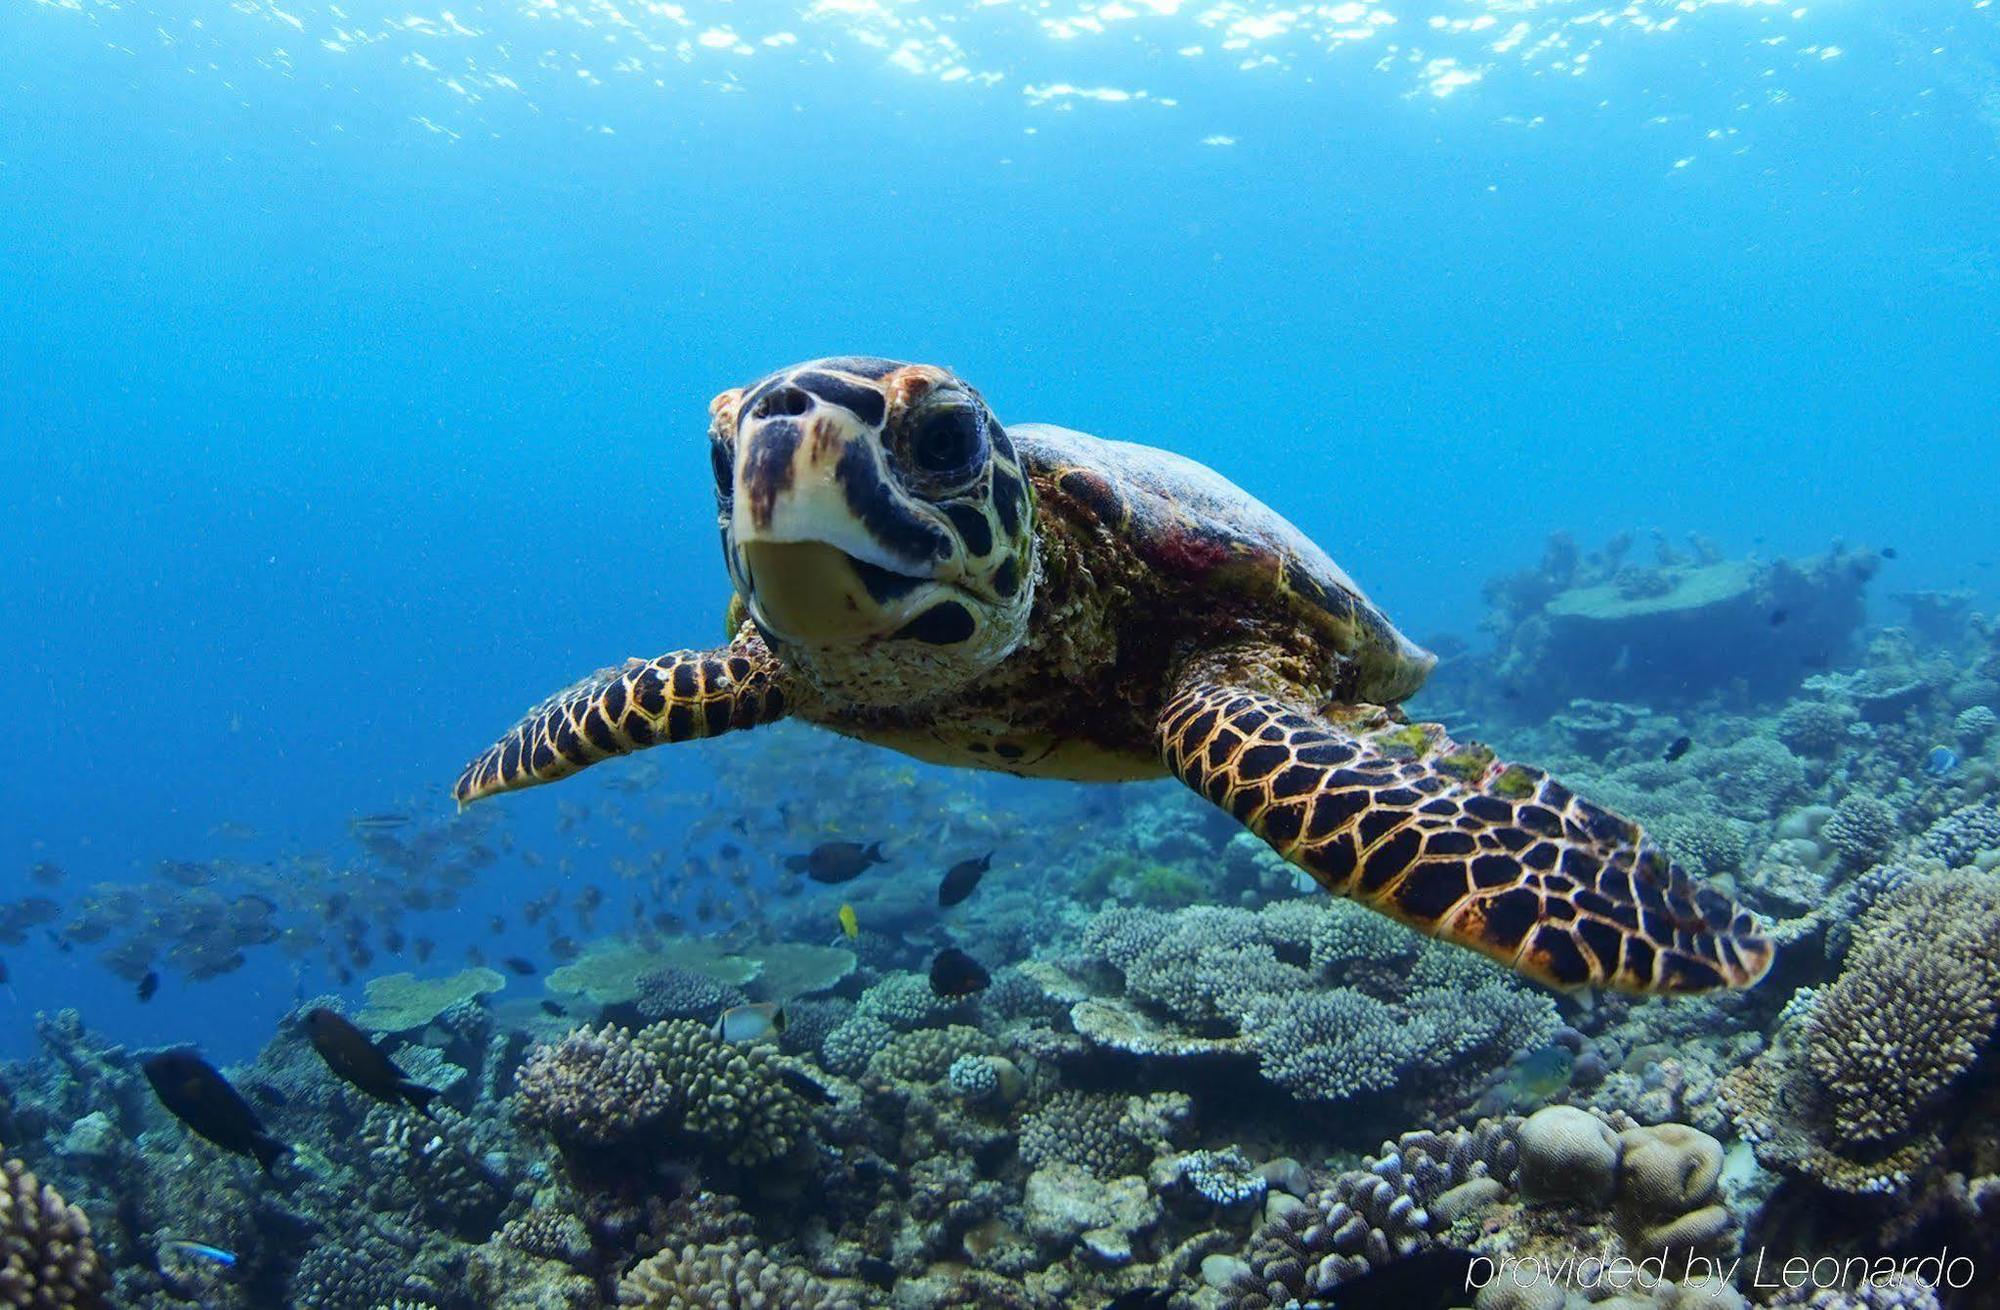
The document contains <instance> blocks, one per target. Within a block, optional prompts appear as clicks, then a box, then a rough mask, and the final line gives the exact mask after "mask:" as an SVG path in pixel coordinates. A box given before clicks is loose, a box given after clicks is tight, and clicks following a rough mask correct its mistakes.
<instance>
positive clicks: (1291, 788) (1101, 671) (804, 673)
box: [455, 357, 1772, 992]
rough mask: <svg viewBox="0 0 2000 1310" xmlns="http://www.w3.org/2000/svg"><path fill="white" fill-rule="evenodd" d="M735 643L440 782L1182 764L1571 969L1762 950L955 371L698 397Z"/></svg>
mask: <svg viewBox="0 0 2000 1310" xmlns="http://www.w3.org/2000/svg"><path fill="white" fill-rule="evenodd" d="M709 414H710V425H709V455H710V463H711V465H712V468H713V470H714V475H715V492H716V504H717V521H718V526H719V527H720V529H721V533H722V551H723V555H724V557H725V559H726V560H727V562H728V567H729V576H730V580H731V581H732V582H733V583H734V584H735V597H734V599H733V600H732V601H731V604H730V617H729V630H730V632H731V634H732V635H731V638H730V640H729V642H728V644H727V645H724V646H720V647H718V648H715V649H713V650H684V651H676V652H674V653H672V654H668V655H662V656H660V657H658V658H657V659H651V660H638V659H634V660H628V661H627V662H626V663H625V664H624V665H623V666H621V667H617V668H611V669H605V670H603V671H601V672H599V673H597V674H594V675H593V676H591V677H589V678H586V679H584V680H583V681H582V682H579V683H577V684H576V685H575V686H573V687H570V688H569V689H567V690H565V691H562V692H558V693H557V694H556V695H554V696H552V697H550V698H549V699H548V700H546V701H544V702H542V703H541V704H540V705H538V706H536V707H535V708H534V709H532V710H530V711H529V712H528V714H527V717H526V718H524V719H522V720H521V722H520V723H519V724H517V725H516V726H515V727H514V728H513V729H512V730H511V731H510V732H508V733H507V734H506V735H505V736H504V737H502V738H501V739H500V740H499V741H498V742H497V743H496V744H494V745H493V746H492V747H491V748H489V749H488V750H487V751H486V752H485V753H484V754H482V755H480V756H479V757H478V758H477V759H475V760H473V761H472V763H471V764H469V765H467V766H466V768H465V771H464V773H463V774H462V775H461V776H460V778H459V780H458V783H457V787H456V789H455V794H456V796H457V797H458V799H459V801H460V802H461V803H466V802H471V801H474V800H477V799H478V798H480V797H482V796H487V795H490V794H492V793H494V792H500V791H507V790H510V789H513V788H518V787H528V786H533V785H535V784H537V783H544V782H553V781H555V780H556V779H558V778H561V777H564V776H566V775H568V774H571V773H574V772H576V771H577V770H578V769H582V768H584V767H586V766H588V765H590V764H594V763H596V762H597V761H599V760H602V759H606V758H608V757H610V756H613V755H622V754H625V753H626V752H629V751H634V750H638V749H640V748H642V747H646V746H653V745H657V744H659V743H661V742H669V741H687V740H691V739H695V738H703V737H713V736H716V735H718V734H720V733H724V732H729V731H732V730H735V729H741V728H751V727H755V726H757V725H759V724H765V723H770V722H772V721H774V720H777V719H782V718H787V717H791V718H799V719H804V720H807V721H809V722H812V723H816V724H819V725H821V726H823V727H827V728H830V729H832V730H834V731H836V732H840V733H845V734H847V735H849V736H852V737H858V738H861V739H863V740H866V741H871V742H876V743H879V744H881V745H884V746H889V747H893V748H894V749H896V750H899V751H903V752H906V753H908V754H910V755H914V756H917V757H919V758H921V759H925V760H932V761H938V762H943V763H948V764H954V765H965V766H971V767H975V768H984V769H997V770H1001V771H1004V772H1007V773H1014V774H1021V775H1026V776H1034V777H1053V778H1072V779H1081V780H1119V779H1133V778H1150V777H1157V776H1160V775H1161V774H1164V773H1171V774H1173V775H1174V776H1176V777H1178V778H1180V780H1181V781H1182V782H1184V783H1186V784H1187V785H1188V786H1189V787H1192V788H1193V789H1194V790H1195V791H1197V792H1199V793H1201V794H1202V795H1203V796H1206V797H1207V798H1208V799H1209V800H1210V801H1211V802H1213V803H1214V804H1215V805H1217V806H1219V807H1221V808H1222V809H1224V810H1227V811H1228V812H1229V813H1230V814H1231V815H1233V816H1234V817H1235V818H1236V819H1237V821H1239V822H1240V823H1242V824H1243V825H1244V826H1245V827H1247V828H1249V829H1250V830H1251V831H1252V832H1254V833H1256V834H1257V835H1258V836H1259V837H1261V838H1263V839H1264V840H1265V841H1266V842H1268V843H1269V844H1270V845H1271V846H1272V848H1273V849H1275V850H1276V851H1277V852H1278V853H1279V854H1280V855H1282V856H1283V857H1284V858H1286V859H1287V860H1289V861H1291V862H1292V863H1294V864H1296V865H1298V866H1299V867H1301V868H1303V869H1305V870H1306V871H1307V872H1308V873H1310V874H1311V875H1312V876H1313V877H1314V878H1315V879H1317V880H1318V881H1319V882H1320V883H1321V884H1322V885H1324V886H1325V887H1326V888H1327V889H1328V890H1329V891H1332V892H1335V893H1337V894H1339V895H1343V896H1349V897H1352V898H1354V899H1355V900H1358V901H1360V902H1361V903H1362V904H1364V905H1367V906H1370V907H1371V908H1373V909H1376V910H1379V911H1381V912H1383V913H1385V914H1388V915H1391V916H1393V917H1395V918H1397V919H1399V920H1401V921H1403V922H1404V923H1407V924H1411V925H1413V926H1415V927H1417V928H1419V929H1421V930H1422V931H1424V932H1426V933H1429V934H1431V935H1433V936H1435V937H1439V938H1442V939H1444V940H1447V941H1452V942H1456V943H1459V944H1461V945H1464V946H1469V947H1472V948H1474V949H1476V950H1479V951H1483V952H1485V953H1486V954H1488V955H1491V956H1493V957H1495V958H1496V959H1499V960H1501V961H1503V962H1505V963H1507V964H1509V965H1512V966H1513V967H1514V968H1516V969H1519V970H1521V971H1522V972H1524V973H1526V974H1529V975H1530V976H1532V977H1535V978H1537V979H1540V980H1542V981H1543V982H1546V983H1549V984H1552V985H1555V986H1558V987H1581V986H1589V985H1597V986H1608V987H1616V988H1623V989H1628V990H1635V991H1655V992H1696V991H1703V990H1707V989H1712V988H1718V987H1746V986H1749V985H1750V984H1752V983H1754V982H1756V981H1757V980H1758V979H1759V978H1760V977H1762V976H1763V974H1764V972H1765V970H1766V969H1767V968H1768V967H1769V965H1770V962H1771V954H1772V945H1771V941H1770V939H1769V938H1768V937H1767V936H1766V935H1765V934H1764V932H1763V931H1762V929H1761V927H1760V925H1759V924H1758V922H1757V920H1756V919H1755V917H1754V916H1752V915H1751V914H1749V913H1747V912H1745V911H1744V910H1741V909H1739V908H1738V907H1737V906H1736V905H1734V904H1733V903H1732V902H1731V901H1730V900H1729V898H1727V897H1725V896H1723V895H1721V894H1719V893H1718V892H1716V891H1713V890H1711V889H1708V888H1703V887H1698V886H1697V885H1695V883H1694V881H1693V880H1692V879H1691V878H1690V877H1689V876H1688V875H1687V874H1686V873H1684V872H1683V871H1682V870H1681V869H1680V868H1678V867H1677V866H1675V865H1673V864H1672V863H1670V862H1669V860H1668V859H1667V857H1666V856H1665V855H1664V854H1663V853H1661V852H1660V851H1659V850H1658V848H1656V847H1654V846H1653V845H1651V844H1650V843H1648V842H1647V841H1646V840H1645V838H1644V836H1643V834H1642V833H1641V832H1640V830H1639V829H1638V828H1637V827H1636V826H1634V825H1633V824H1631V823H1629V822H1627V821H1625V820H1624V819H1621V818H1619V817H1617V816H1616V815H1613V814H1611V813H1609V812H1607V811H1605V810H1603V809H1600V808H1599V807H1597V806H1595V805H1593V804H1591V803H1589V802H1588V801H1585V800H1582V799H1581V798H1579V797H1578V796H1576V795H1575V794H1574V793H1572V792H1571V791H1570V790H1568V789H1567V788H1565V787H1564V786H1563V785H1562V784H1560V783H1559V782H1557V781H1555V780H1554V779H1553V778H1551V777H1549V776H1548V775H1546V774H1544V773H1542V772H1541V771H1539V770H1537V769H1533V768H1529V767H1526V766H1524V765H1519V764H1506V763H1503V762H1501V761H1499V760H1497V759H1495V758H1494V755H1493V752H1492V751H1490V750H1488V749H1486V748H1485V747H1482V746H1477V745H1469V744H1468V745H1461V744H1459V743H1457V742H1454V741H1452V740H1451V739H1450V737H1448V736H1447V735H1446V733H1445V731H1444V730H1443V729H1442V728H1441V727H1438V726H1436V725H1433V724H1415V723H1407V722H1405V721H1404V720H1403V719H1402V716H1401V715H1400V714H1398V713H1397V711H1396V709H1395V708H1394V707H1395V706H1396V705H1397V704H1398V703H1400V702H1401V701H1402V700H1403V699H1404V698H1406V697H1408V696H1409V695H1410V694H1411V693H1413V692H1415V691H1416V690H1417V688H1418V687H1419V686H1420V685H1422V683H1423V681H1424V678H1425V675H1426V674H1428V673H1429V672H1430V669H1431V666H1432V665H1433V664H1434V663H1435V662H1436V661H1435V659H1434V657H1432V656H1431V655H1430V654H1429V653H1427V652H1426V651H1424V650H1422V649H1420V648H1419V647H1417V646H1416V645H1414V644H1413V643H1411V642H1410V641H1408V640H1407V639H1405V638H1404V636H1403V635H1402V634H1401V633H1399V632H1398V631H1397V630H1396V629H1395V627H1394V626H1392V625H1391V624H1390V622H1389V620H1388V619H1387V618H1385V617H1384V616H1383V615H1382V613H1381V612H1380V611H1379V610H1377V609H1376V608H1375V606H1374V605H1373V604H1371V603H1370V602H1369V600H1368V598H1367V597H1366V596H1365V595H1363V594H1362V592H1361V589H1360V588H1359V587H1357V586H1356V585H1355V584H1354V583H1353V582H1352V581H1351V580H1350V579H1349V578H1348V576H1347V575H1346V574H1345V573H1343V572H1342V571H1341V570H1340V568H1339V567H1338V566H1337V565H1335V564H1334V562H1333V561H1332V560H1331V559H1330V558H1328V557H1327V555H1326V553H1325V552H1324V551H1322V550H1321V549H1320V548H1319V547H1318V546H1316V545H1314V544H1313V543H1312V542H1311V541H1309V540H1308V539H1307V538H1306V537H1305V535H1304V534H1303V533H1301V532H1300V531H1299V530H1298V529H1297V528H1295V527H1293V526H1292V525H1291V524H1290V523H1288V522H1287V521H1285V520H1284V519H1283V518H1281V517H1279V515H1278V514H1277V513H1275V512H1274V511H1272V510H1271V509H1269V508H1267V507H1265V506H1264V505H1262V504H1260V503H1258V502H1257V501H1256V500H1254V499H1253V498H1251V497H1250V496H1249V495H1248V494H1246V493H1245V492H1243V491H1242V490H1240V489H1239V488H1237V487H1236V486H1234V485H1233V484H1232V483H1230V482H1228V481H1227V480H1225V479H1224V478H1222V477H1221V476H1220V475H1218V474H1216V473H1214V472H1213V471H1211V470H1209V469H1207V468H1205V467H1203V466H1202V465H1200V464H1197V463H1195V462H1193V461H1192V460H1188V459H1184V458H1182V457H1180V456H1178V455H1173V454H1170V453H1168V452H1166V451H1163V450H1156V449H1152V448H1150V447H1146V446H1138V445H1130V444H1126V443H1123V442H1117V441H1106V440H1101V439H1099V438H1097V437H1092V436H1086V435H1084V434H1083V433H1081V432H1073V431H1070V430H1068V429H1066V428H1059V427H1050V426H1045V425H1042V424H1033V423H1020V424H1011V425H1008V426H1005V427H1003V426H1002V425H1001V424H1000V422H999V421H998V420H997V419H996V418H994V416H993V414H992V412H991V411H990V410H988V408H987V407H986V404H985V402H984V401H983V400H982V399H981V398H980V396H979V393H978V392H977V391H975V390H973V389H972V388H971V387H970V386H968V385H967V384H966V383H965V382H963V381H961V380H960V379H959V378H957V377H956V376H954V375H953V374H952V373H951V372H949V371H947V370H945V369H943V368H937V367H932V366H929V365H922V364H902V363H896V362H894V361H890V360H884V359H871V358H857V357H844V358H834V359H820V360H814V361H812V362H810V363H805V364H800V365H798V366H796V367H794V368H789V369H785V370H783V371H782V372H778V373H774V374H772V375H771V376H769V377H766V378H764V379H763V380H762V381H759V382H756V383H753V384H751V385H750V386H747V387H740V388H736V389H734V390H730V391H725V392H723V393H722V394H721V395H719V396H717V397H716V398H715V400H714V401H713V402H712V403H711V404H710V406H709Z"/></svg>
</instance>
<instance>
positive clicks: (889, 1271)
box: [854, 1255, 896, 1292]
mask: <svg viewBox="0 0 2000 1310" xmlns="http://www.w3.org/2000/svg"><path fill="white" fill-rule="evenodd" d="M854 1272H855V1273H857V1274H860V1275H861V1281H862V1282H864V1283H866V1284H868V1285H869V1286H870V1287H879V1288H881V1289H882V1290H883V1291H885V1292H886V1291H888V1290H889V1289H890V1288H892V1287H894V1286H895V1285H896V1266H894V1265H892V1264H890V1263H889V1262H888V1261H887V1260H884V1259H883V1258H882V1257H880V1256H877V1255H864V1256H862V1257H861V1258H860V1259H859V1260H856V1261H855V1262H854Z"/></svg>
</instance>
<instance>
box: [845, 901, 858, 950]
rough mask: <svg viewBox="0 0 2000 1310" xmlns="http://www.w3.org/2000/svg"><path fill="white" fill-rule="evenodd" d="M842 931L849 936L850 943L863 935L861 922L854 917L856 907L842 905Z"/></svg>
mask: <svg viewBox="0 0 2000 1310" xmlns="http://www.w3.org/2000/svg"><path fill="white" fill-rule="evenodd" d="M840 930H841V931H842V932H844V933H846V934H847V938H848V940H849V941H852V940H854V939H855V938H856V937H859V936H860V935H861V920H859V919H857V918H855V917H854V907H853V906H852V905H847V904H842V905H841V907H840Z"/></svg>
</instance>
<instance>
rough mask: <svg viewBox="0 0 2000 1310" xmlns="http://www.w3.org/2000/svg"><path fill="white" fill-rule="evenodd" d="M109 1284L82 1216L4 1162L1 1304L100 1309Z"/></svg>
mask: <svg viewBox="0 0 2000 1310" xmlns="http://www.w3.org/2000/svg"><path fill="white" fill-rule="evenodd" d="M109 1282H110V1280H109V1277H108V1275H107V1274H106V1271H105V1268H104V1265H103V1264H102V1262H101V1261H99V1259H98V1256H97V1247H96V1245H95V1244H94V1243H93V1242H92V1241H91V1240H90V1221H89V1220H88V1219H86V1218H85V1217H84V1214H83V1211H81V1210H79V1209H77V1208H76V1207H75V1206H73V1205H71V1204H69V1202H67V1201H65V1200H63V1198H62V1197H61V1196H60V1195H59V1194H58V1193H57V1192H56V1189H55V1188H53V1187H50V1186H49V1185H48V1184H46V1183H43V1182H42V1181H40V1180H39V1179H37V1178H36V1177H35V1175H34V1174H32V1173H30V1172H29V1171H28V1170H27V1168H26V1167H25V1166H23V1165H22V1163H21V1162H20V1161H19V1160H14V1159H8V1160H5V1161H0V1302H4V1303H5V1304H7V1305H9V1306H13V1307H18V1310H99V1307H102V1306H103V1305H104V1304H105V1292H106V1290H107V1288H108V1287H109Z"/></svg>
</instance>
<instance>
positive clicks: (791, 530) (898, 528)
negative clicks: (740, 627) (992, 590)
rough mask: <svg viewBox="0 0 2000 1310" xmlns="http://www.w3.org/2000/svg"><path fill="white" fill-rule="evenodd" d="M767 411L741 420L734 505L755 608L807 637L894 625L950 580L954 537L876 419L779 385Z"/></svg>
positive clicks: (738, 559) (742, 587) (765, 621)
mask: <svg viewBox="0 0 2000 1310" xmlns="http://www.w3.org/2000/svg"><path fill="white" fill-rule="evenodd" d="M794 407H796V408H797V409H798V410H799V411H800V412H797V413H790V412H787V410H789V409H792V408H794ZM759 410H761V411H762V414H763V416H762V417H760V416H759V414H758V413H756V412H753V413H751V414H748V415H746V416H745V418H744V420H743V422H742V425H741V427H740V428H739V430H738V436H737V457H736V469H735V495H734V496H733V497H732V507H731V511H730V514H731V519H730V536H731V538H732V540H733V544H734V549H733V550H732V551H731V553H730V570H731V573H732V574H733V575H734V579H735V582H736V586H737V590H738V591H739V592H740V593H741V594H742V596H743V599H744V602H745V604H747V605H748V607H749V609H750V614H751V616H752V617H753V618H755V619H756V620H757V622H758V623H760V624H762V625H763V626H764V628H765V629H766V630H767V631H769V632H771V633H773V634H774V635H776V636H778V637H780V638H782V639H789V640H792V641H801V642H806V643H809V644H822V643H828V642H842V643H844V642H850V641H857V640H865V639H867V638H870V637H878V636H884V635H887V634H888V633H891V632H894V631H896V630H897V629H898V628H899V627H901V626H902V624H903V623H904V622H905V621H907V620H908V618H909V617H910V614H911V613H912V612H914V610H916V609H917V608H919V606H920V604H921V601H922V598H923V594H924V593H927V592H929V591H930V590H932V589H933V588H935V587H936V586H938V585H942V584H948V583H949V582H950V579H949V578H948V577H946V576H945V573H946V572H948V571H949V569H950V568H951V567H952V565H953V562H954V561H953V556H952V550H951V540H950V538H949V537H948V536H947V535H946V534H945V533H944V531H943V530H942V529H940V528H939V527H938V526H937V525H936V524H935V523H934V522H933V521H932V520H931V519H930V518H929V517H928V516H927V515H924V514H923V513H921V512H920V511H918V510H917V509H916V507H915V506H914V505H912V504H911V503H910V502H909V501H908V499H907V498H906V497H905V496H904V495H903V493H902V492H901V491H900V490H899V489H898V488H897V487H896V486H895V484H894V483H893V482H892V481H891V480H890V479H889V478H888V477H887V475H886V473H885V471H884V470H883V468H882V466H881V457H880V455H879V453H878V449H877V446H876V442H875V440H874V431H873V429H871V428H865V427H863V426H862V425H861V424H859V423H858V422H857V421H855V420H854V419H853V418H852V417H851V416H849V415H847V414H846V413H845V412H844V411H841V410H838V409H833V408H829V407H825V406H821V407H819V408H818V409H814V408H813V407H812V406H811V405H810V403H809V402H808V403H798V402H793V401H790V400H788V398H787V397H786V396H784V395H783V394H782V390H781V391H780V392H779V393H776V394H774V395H772V396H767V397H764V398H763V399H762V401H761V402H760V405H759Z"/></svg>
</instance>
